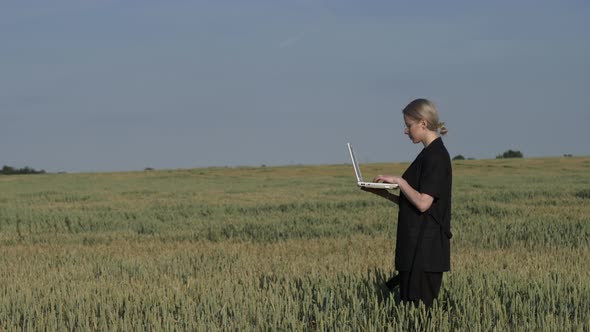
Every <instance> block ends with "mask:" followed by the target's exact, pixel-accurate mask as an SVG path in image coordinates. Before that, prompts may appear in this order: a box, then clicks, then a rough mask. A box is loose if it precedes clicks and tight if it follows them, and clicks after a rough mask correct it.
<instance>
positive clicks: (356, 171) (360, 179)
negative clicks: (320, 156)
mask: <svg viewBox="0 0 590 332" xmlns="http://www.w3.org/2000/svg"><path fill="white" fill-rule="evenodd" d="M346 145H347V146H348V152H349V153H350V159H351V160H352V166H353V167H354V174H355V175H356V181H357V182H356V184H357V185H358V186H359V187H364V188H373V189H396V188H397V187H398V185H397V184H392V183H380V182H365V181H363V175H362V174H361V169H360V168H359V164H358V163H357V162H356V157H355V156H354V151H353V150H352V145H351V144H350V143H346Z"/></svg>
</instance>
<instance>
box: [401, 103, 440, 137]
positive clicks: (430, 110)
mask: <svg viewBox="0 0 590 332" xmlns="http://www.w3.org/2000/svg"><path fill="white" fill-rule="evenodd" d="M402 112H403V113H404V115H406V116H408V117H410V118H413V119H415V120H418V121H419V120H426V123H427V128H428V129H429V130H432V131H436V132H438V131H439V130H440V134H441V135H446V134H447V133H448V132H449V131H448V130H447V127H446V126H445V123H444V122H440V121H439V119H438V111H437V109H436V106H435V105H434V103H433V102H431V101H430V100H428V99H424V98H418V99H414V100H412V102H410V103H409V104H408V106H406V107H405V108H404V110H403V111H402Z"/></svg>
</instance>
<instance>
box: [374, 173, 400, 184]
mask: <svg viewBox="0 0 590 332" xmlns="http://www.w3.org/2000/svg"><path fill="white" fill-rule="evenodd" d="M400 181H401V177H399V176H395V175H377V176H376V177H375V178H374V179H373V182H385V183H392V184H400Z"/></svg>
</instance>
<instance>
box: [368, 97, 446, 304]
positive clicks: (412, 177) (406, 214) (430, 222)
mask: <svg viewBox="0 0 590 332" xmlns="http://www.w3.org/2000/svg"><path fill="white" fill-rule="evenodd" d="M403 115H404V121H405V124H406V127H405V130H404V133H405V134H406V135H408V136H409V137H410V140H411V141H412V142H413V143H414V144H418V143H422V144H423V146H424V149H423V150H422V151H421V152H420V154H419V155H418V157H416V159H415V160H414V162H412V164H411V165H410V167H408V169H407V170H406V171H405V173H404V174H403V175H402V176H401V177H400V176H395V175H378V176H376V177H375V178H374V180H373V181H374V182H387V183H394V184H398V185H399V189H400V194H399V196H396V195H393V194H391V193H389V192H388V191H387V190H378V189H365V190H366V191H369V192H372V193H374V194H377V195H379V196H382V197H384V198H387V199H389V200H391V201H393V202H394V203H396V204H398V205H399V214H398V224H397V239H396V248H395V269H396V270H398V271H399V275H398V276H396V277H395V278H392V279H391V280H390V281H388V283H387V286H388V287H390V288H392V286H393V285H394V284H397V283H398V282H399V285H400V297H401V300H402V301H409V302H413V303H414V304H416V305H418V303H419V302H420V301H421V302H423V303H424V304H425V305H426V307H430V306H432V303H433V301H434V299H436V298H437V296H438V293H439V290H440V286H441V282H442V273H443V272H445V271H449V270H450V241H449V240H450V238H451V236H452V234H451V231H450V230H451V184H452V170H451V160H450V158H449V153H448V151H447V149H446V148H445V146H444V144H443V142H442V139H441V137H440V136H439V130H440V134H441V135H445V134H446V133H447V129H446V128H445V126H444V123H442V122H439V118H438V111H437V110H436V107H435V106H434V104H433V103H432V102H430V101H429V100H427V99H416V100H414V101H412V102H411V103H409V104H408V106H406V107H405V108H404V110H403Z"/></svg>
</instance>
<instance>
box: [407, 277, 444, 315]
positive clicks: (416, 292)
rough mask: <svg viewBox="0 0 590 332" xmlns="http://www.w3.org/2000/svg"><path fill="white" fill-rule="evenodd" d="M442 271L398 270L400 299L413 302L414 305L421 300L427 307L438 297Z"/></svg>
mask: <svg viewBox="0 0 590 332" xmlns="http://www.w3.org/2000/svg"><path fill="white" fill-rule="evenodd" d="M442 275H443V273H442V272H424V271H416V270H414V271H411V272H410V271H399V278H400V279H399V281H400V284H399V292H400V299H401V300H402V301H405V302H413V303H414V304H415V305H416V306H417V305H418V304H419V303H420V302H423V303H424V305H425V306H426V307H427V308H430V307H431V306H432V302H433V301H434V299H436V298H437V297H438V293H439V291H440V286H441V284H442Z"/></svg>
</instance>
